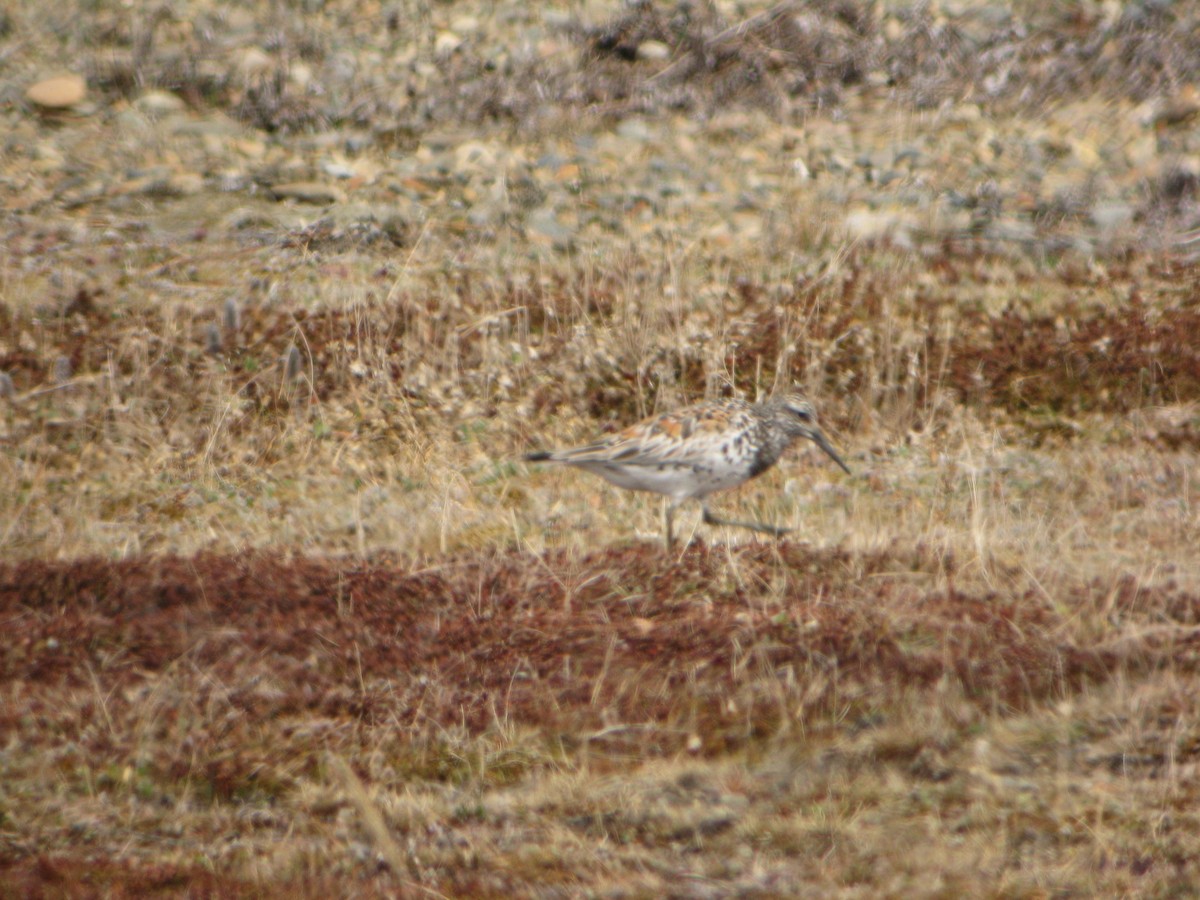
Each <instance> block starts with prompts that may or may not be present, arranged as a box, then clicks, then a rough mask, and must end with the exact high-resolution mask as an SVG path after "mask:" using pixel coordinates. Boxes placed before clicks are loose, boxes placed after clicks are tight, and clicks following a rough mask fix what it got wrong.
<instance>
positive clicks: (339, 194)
mask: <svg viewBox="0 0 1200 900" xmlns="http://www.w3.org/2000/svg"><path fill="white" fill-rule="evenodd" d="M269 190H270V192H271V196H272V197H273V198H275V199H276V200H298V201H299V202H301V203H316V204H322V205H328V204H330V203H345V202H346V192H345V191H343V190H342V189H341V188H338V187H335V186H334V185H332V184H322V183H321V182H319V181H292V182H289V183H287V184H277V185H274V186H272V187H271V188H269Z"/></svg>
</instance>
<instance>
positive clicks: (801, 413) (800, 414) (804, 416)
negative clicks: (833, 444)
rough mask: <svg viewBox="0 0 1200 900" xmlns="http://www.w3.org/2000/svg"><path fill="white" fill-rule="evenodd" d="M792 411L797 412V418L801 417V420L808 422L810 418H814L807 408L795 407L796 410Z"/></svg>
mask: <svg viewBox="0 0 1200 900" xmlns="http://www.w3.org/2000/svg"><path fill="white" fill-rule="evenodd" d="M792 412H794V413H795V414H796V418H797V419H799V420H800V421H801V422H807V421H808V420H809V419H811V418H812V416H811V415H810V414H809V413H808V412H807V411H806V410H803V409H794V410H792Z"/></svg>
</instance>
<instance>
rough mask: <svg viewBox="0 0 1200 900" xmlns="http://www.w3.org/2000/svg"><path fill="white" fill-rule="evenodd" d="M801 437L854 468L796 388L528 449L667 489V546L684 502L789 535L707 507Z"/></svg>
mask: <svg viewBox="0 0 1200 900" xmlns="http://www.w3.org/2000/svg"><path fill="white" fill-rule="evenodd" d="M800 438H807V439H809V440H811V441H813V442H814V443H815V444H816V445H817V446H819V447H820V448H821V449H822V450H824V451H825V452H826V453H828V454H829V456H830V457H832V458H833V460H834V461H835V462H836V463H837V464H838V465H839V466H841V467H842V468H843V469H845V470H846V472H849V471H850V470H849V469H848V468H847V467H846V464H845V463H844V462H842V459H841V457H839V456H838V454H837V452H836V451H835V450H834V449H833V447H832V446H831V445H830V444H829V442H828V441H827V440H826V439H825V436H824V434H822V433H821V430H820V429H819V428H818V427H817V424H816V416H815V414H814V413H813V408H812V405H811V404H810V403H809V402H808V401H807V400H805V399H804V398H803V397H800V396H799V395H797V394H788V395H786V396H783V397H779V398H777V399H774V400H769V401H767V402H766V403H748V402H746V401H745V400H714V401H710V402H708V403H700V404H697V405H695V406H689V407H686V408H684V409H679V410H675V411H674V412H668V413H663V414H661V415H658V416H652V417H650V418H649V419H645V420H643V421H641V422H639V423H637V424H636V425H632V426H630V427H629V428H626V429H625V430H624V431H620V432H617V433H616V434H612V435H608V436H606V437H603V438H601V439H600V440H598V441H595V442H594V443H591V444H586V445H584V446H582V447H574V448H571V449H566V450H554V451H541V452H537V453H530V454H528V455H527V456H526V457H525V458H526V459H527V460H529V461H531V462H556V463H564V464H566V465H570V466H576V467H577V468H581V469H586V470H587V471H589V472H594V473H595V474H597V475H599V476H601V477H602V478H605V479H607V480H608V481H610V482H612V483H613V484H615V485H617V486H618V487H623V488H628V489H629V490H635V491H653V492H654V493H658V494H663V495H665V496H666V497H667V498H668V505H667V511H666V532H667V534H666V537H667V545H668V546H670V545H671V544H672V543H673V541H674V534H673V531H672V520H673V515H674V511H675V509H676V507H678V506H679V505H680V504H681V503H683V502H685V501H687V500H697V499H698V500H700V501H701V504H702V506H703V510H704V521H705V522H707V523H709V524H718V525H735V526H739V527H743V528H751V529H753V530H755V531H761V532H765V533H768V534H775V535H779V534H783V533H785V532H786V529H779V528H775V527H773V526H769V525H763V524H761V523H758V522H730V521H727V520H724V519H718V518H717V517H716V516H714V515H713V514H712V513H711V512H710V511H709V508H708V504H707V501H706V498H707V497H708V495H709V494H712V493H714V492H715V491H721V490H726V489H727V488H732V487H737V486H738V485H739V484H742V483H744V482H746V481H749V480H750V479H751V478H754V477H755V476H757V475H761V474H762V473H763V472H765V471H766V470H767V469H769V468H771V466H773V465H775V463H776V462H778V460H779V457H780V456H782V455H783V452H784V451H785V450H786V449H787V448H788V447H790V446H791V445H792V444H793V443H794V442H795V441H797V440H799V439H800Z"/></svg>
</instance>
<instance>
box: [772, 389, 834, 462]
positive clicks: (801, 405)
mask: <svg viewBox="0 0 1200 900" xmlns="http://www.w3.org/2000/svg"><path fill="white" fill-rule="evenodd" d="M771 405H772V406H773V407H774V414H775V421H776V422H777V423H779V426H780V427H781V428H782V429H783V430H784V432H785V433H786V434H787V435H788V436H789V437H790V438H791V439H792V440H798V439H799V438H807V439H808V440H810V441H812V442H813V443H814V444H816V445H817V446H818V447H820V448H821V449H822V450H824V451H825V452H826V453H828V454H829V457H830V458H831V459H832V460H833V461H834V462H835V463H837V464H838V465H839V466H841V467H842V468H843V469H844V470H845V472H846V474H847V475H849V474H850V467H849V466H847V465H846V464H845V463H844V462H843V461H842V458H841V457H840V456H838V453H837V451H836V450H834V449H833V445H832V444H830V443H829V440H828V439H827V438H826V437H825V435H824V433H823V432H822V431H821V429H820V428H819V427H817V414H816V412H815V411H814V410H813V406H812V404H811V403H809V402H808V401H807V400H805V399H804V398H803V397H801V396H800V395H799V394H786V395H785V396H783V397H780V398H779V399H777V400H775V401H774V402H773V403H772V404H771Z"/></svg>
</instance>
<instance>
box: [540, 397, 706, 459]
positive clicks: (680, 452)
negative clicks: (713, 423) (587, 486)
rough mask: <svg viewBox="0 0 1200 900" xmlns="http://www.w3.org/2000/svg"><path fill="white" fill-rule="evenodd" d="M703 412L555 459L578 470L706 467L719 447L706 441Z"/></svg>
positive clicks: (650, 423)
mask: <svg viewBox="0 0 1200 900" xmlns="http://www.w3.org/2000/svg"><path fill="white" fill-rule="evenodd" d="M704 412H706V407H697V408H693V409H690V410H679V411H677V412H674V413H666V414H664V415H661V416H656V417H654V418H652V419H647V420H646V421H644V422H639V423H638V424H636V425H631V426H630V427H629V428H626V429H625V430H624V431H620V432H617V433H616V434H613V435H609V436H608V437H605V438H602V439H600V440H598V441H595V442H593V443H591V444H585V445H584V446H582V447H573V448H571V449H569V450H559V451H556V452H555V453H554V454H553V457H552V458H553V459H554V460H555V461H556V462H564V463H567V464H569V465H576V466H582V465H589V464H595V463H600V464H604V463H615V464H619V465H622V466H657V465H662V464H671V465H691V464H693V463H703V462H705V461H706V458H707V456H708V455H709V453H711V450H712V449H715V446H716V443H717V441H716V440H712V441H708V440H705V437H706V436H708V435H709V434H711V429H710V427H709V420H708V419H706V418H705V417H704V415H703V413H704ZM698 414H699V415H698Z"/></svg>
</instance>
